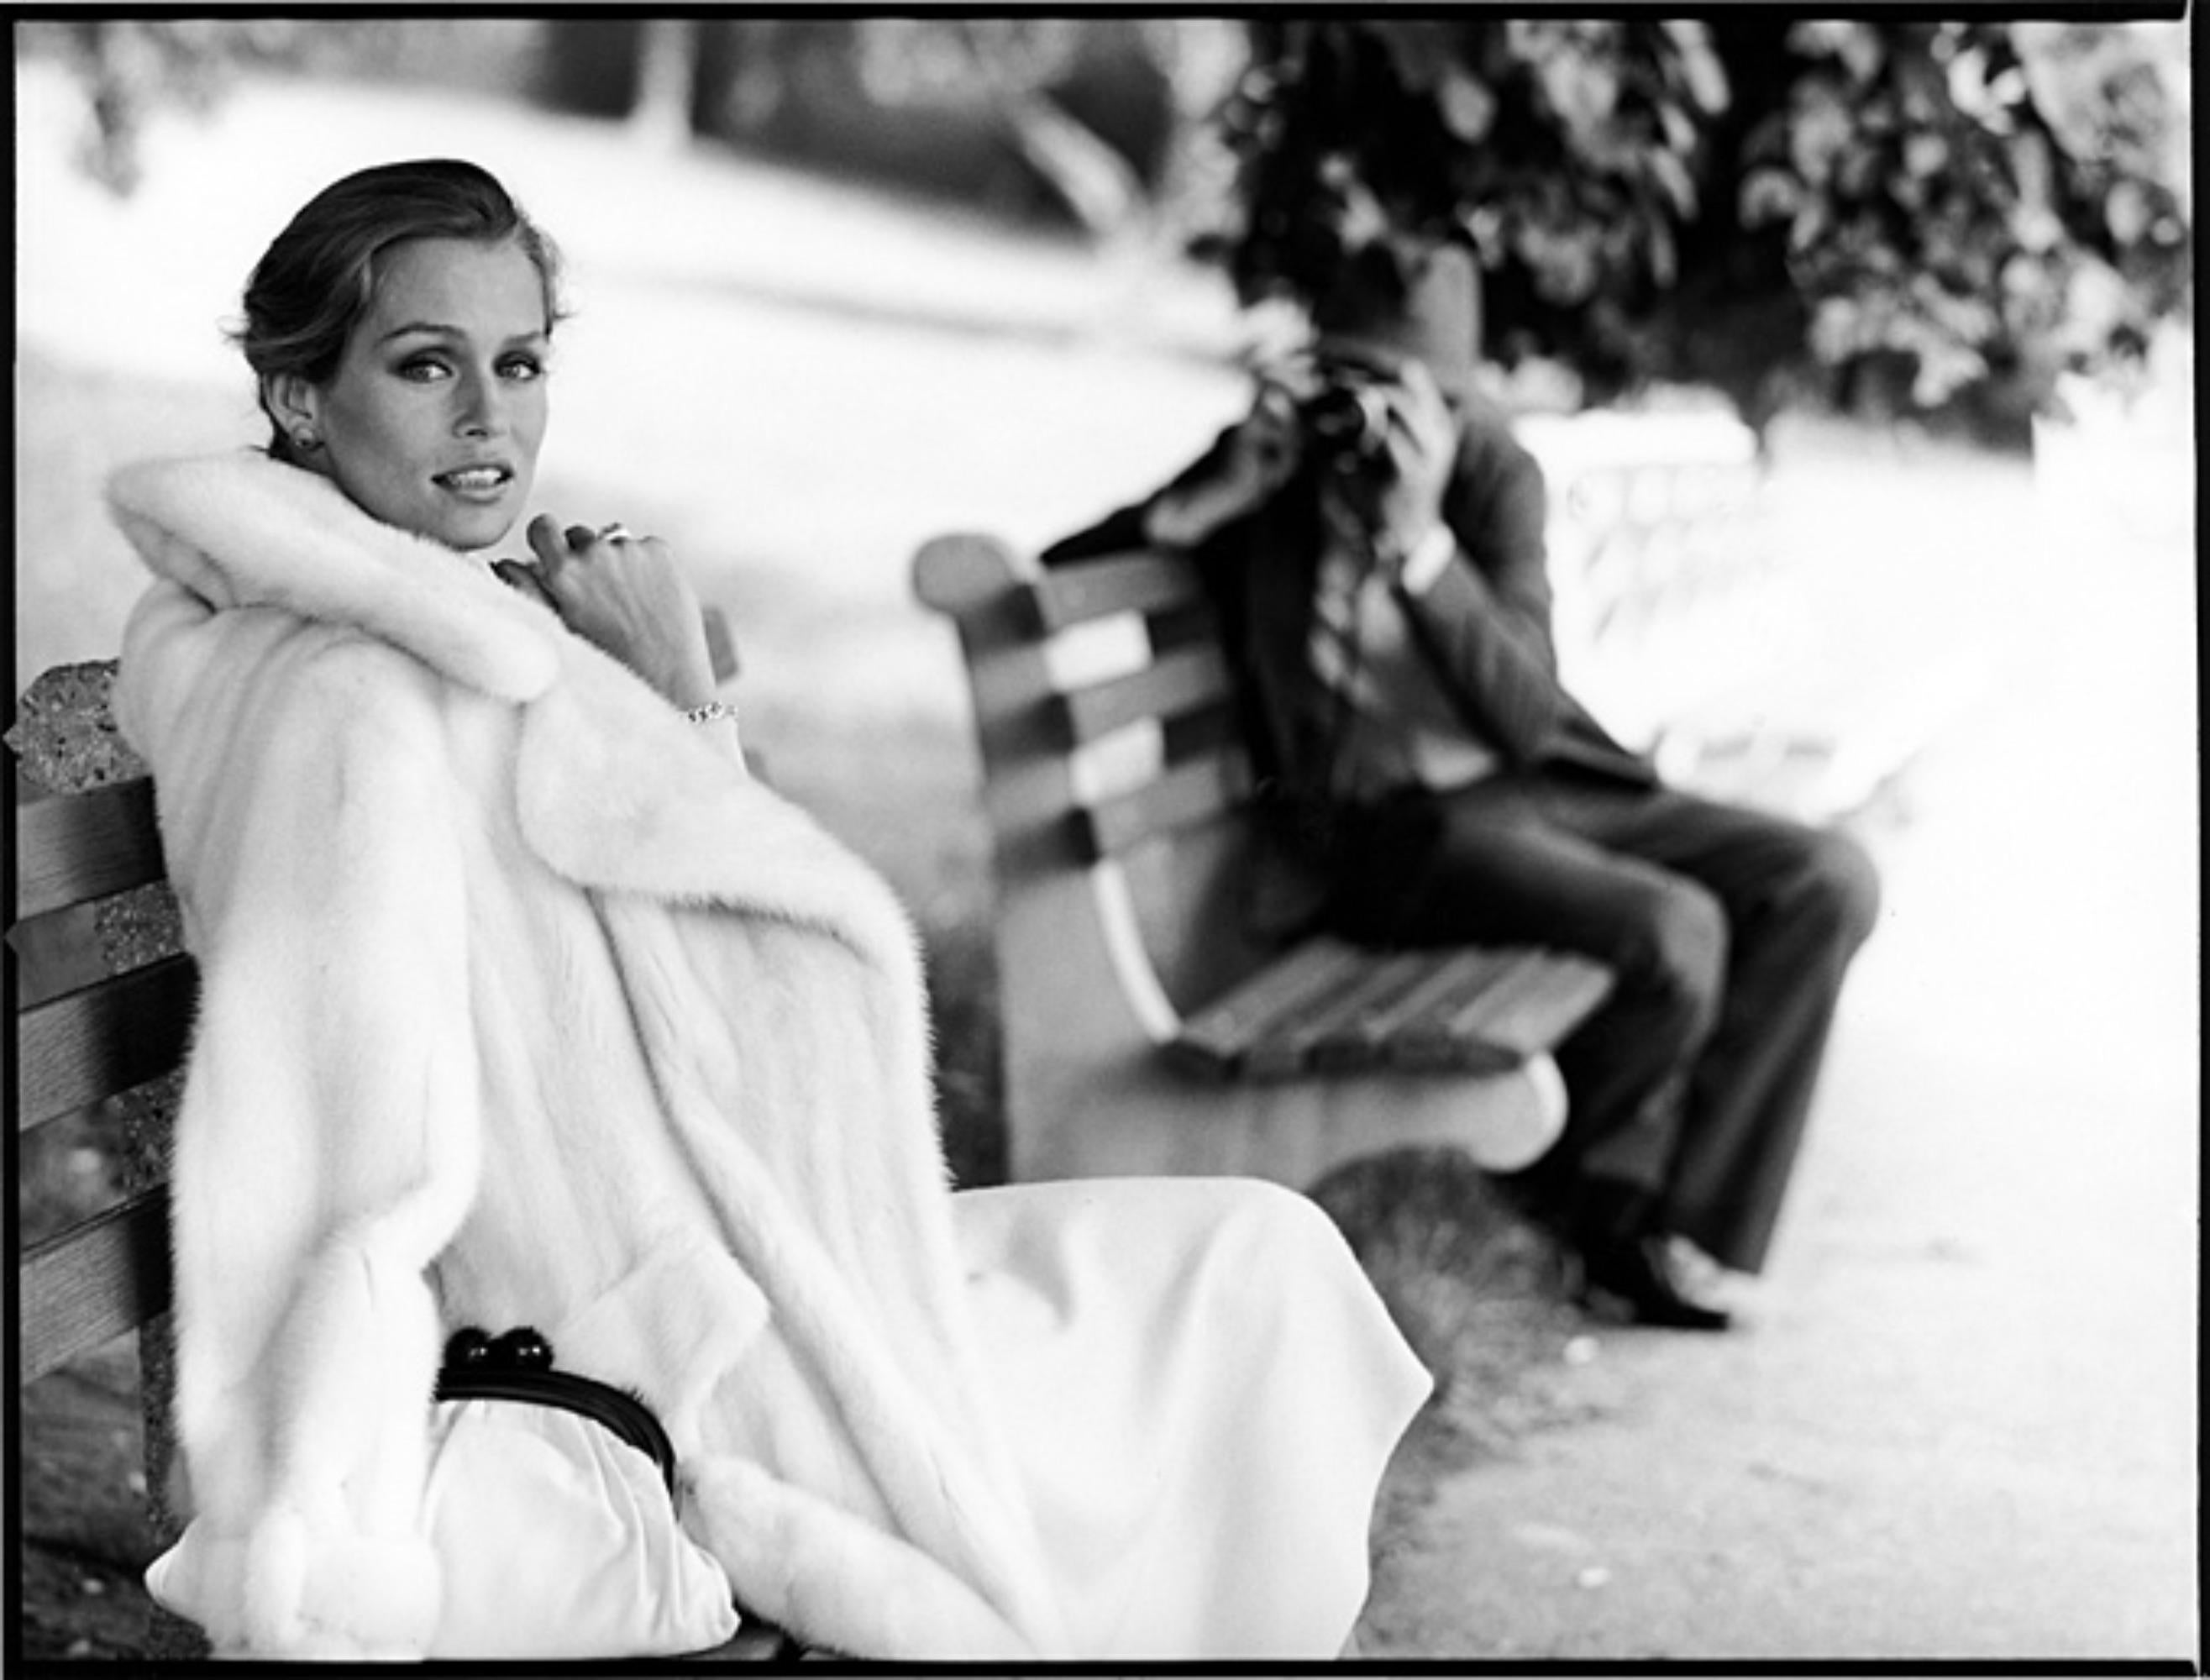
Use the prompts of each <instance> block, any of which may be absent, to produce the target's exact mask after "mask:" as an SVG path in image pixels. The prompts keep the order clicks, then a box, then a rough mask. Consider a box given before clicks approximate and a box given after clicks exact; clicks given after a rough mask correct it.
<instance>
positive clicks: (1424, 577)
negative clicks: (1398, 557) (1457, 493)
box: [1397, 520, 1458, 595]
mask: <svg viewBox="0 0 2210 1680" xmlns="http://www.w3.org/2000/svg"><path fill="white" fill-rule="evenodd" d="M1457 553H1458V539H1457V538H1456V537H1454V536H1452V535H1451V528H1450V527H1449V526H1448V525H1446V524H1444V523H1442V522H1441V521H1440V520H1437V521H1436V522H1435V523H1434V526H1432V527H1431V528H1430V529H1429V530H1428V534H1427V535H1425V536H1423V537H1422V538H1421V539H1420V540H1419V541H1417V542H1416V543H1414V544H1413V545H1412V550H1411V553H1409V554H1407V555H1405V556H1404V565H1402V566H1400V567H1399V568H1398V571H1397V581H1398V583H1401V584H1403V585H1404V589H1405V592H1406V593H1407V594H1410V595H1425V594H1426V593H1427V592H1428V589H1430V588H1431V587H1432V586H1433V585H1434V581H1435V579H1436V578H1438V577H1441V576H1442V575H1443V568H1444V567H1445V566H1446V565H1449V564H1450V563H1451V560H1452V558H1453V557H1454V556H1455V555H1456V554H1457Z"/></svg>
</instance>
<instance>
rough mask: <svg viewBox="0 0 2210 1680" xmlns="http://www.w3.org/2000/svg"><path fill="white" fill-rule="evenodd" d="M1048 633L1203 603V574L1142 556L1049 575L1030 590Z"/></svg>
mask: <svg viewBox="0 0 2210 1680" xmlns="http://www.w3.org/2000/svg"><path fill="white" fill-rule="evenodd" d="M1027 593H1028V596H1029V599H1030V601H1031V602H1032V603H1033V604H1034V606H1035V608H1036V617H1037V618H1038V619H1040V620H1041V621H1042V625H1043V626H1044V628H1045V629H1046V630H1047V631H1057V630H1065V629H1066V628H1067V627H1068V626H1070V625H1078V624H1084V623H1087V622H1088V621H1089V620H1090V619H1102V618H1103V617H1105V616H1106V615H1107V614H1108V613H1155V612H1159V611H1162V610H1163V609H1165V608H1168V607H1181V606H1185V605H1187V604H1188V603H1189V602H1191V601H1196V600H1198V599H1199V598H1200V594H1201V591H1200V589H1199V580H1198V576H1197V569H1196V568H1195V567H1194V566H1193V565H1190V564H1189V562H1188V561H1187V560H1183V559H1174V558H1173V557H1171V556H1168V555H1163V554H1156V553H1144V552H1138V553H1129V554H1120V555H1114V556H1112V557H1110V558H1108V559H1098V560H1091V561H1088V562H1085V563H1084V565H1078V566H1071V567H1068V568H1066V570H1064V571H1053V572H1048V573H1046V574H1045V575H1044V576H1042V577H1039V578H1037V579H1036V580H1035V581H1034V582H1033V583H1030V584H1029V585H1028V586H1027Z"/></svg>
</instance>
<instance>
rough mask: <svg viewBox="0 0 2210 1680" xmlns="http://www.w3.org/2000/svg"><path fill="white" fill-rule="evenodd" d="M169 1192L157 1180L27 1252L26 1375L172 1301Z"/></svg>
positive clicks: (127, 1327) (58, 1363)
mask: <svg viewBox="0 0 2210 1680" xmlns="http://www.w3.org/2000/svg"><path fill="white" fill-rule="evenodd" d="M168 1218H169V1194H168V1191H167V1189H166V1187H160V1186H156V1187H154V1188H153V1189H150V1190H145V1191H142V1192H140V1193H139V1194H137V1195H135V1196H133V1197H131V1198H130V1200H128V1201H125V1202H123V1203H121V1204H119V1205H118V1206H115V1207H112V1208H109V1209H108V1210H107V1211H106V1212H103V1213H98V1214H95V1215H94V1216H93V1217H92V1218H89V1219H88V1220H86V1221H84V1222H83V1223H82V1224H78V1225H75V1226H72V1227H71V1228H70V1229H69V1230H66V1231H64V1232H63V1233H62V1234H61V1235H60V1236H57V1237H54V1238H51V1240H49V1241H48V1242H43V1243H40V1244H39V1246H38V1247H37V1248H33V1249H32V1250H31V1252H30V1253H29V1254H26V1255H25V1256H24V1257H23V1260H22V1264H21V1290H22V1292H21V1296H20V1297H19V1298H20V1300H21V1303H22V1318H21V1330H20V1346H21V1355H22V1375H21V1380H22V1381H25V1382H28V1381H31V1380H32V1379H33V1377H38V1376H43V1375H45V1373H46V1372H48V1371H51V1370H54V1369H57V1368H58V1367H60V1366H63V1365H66V1364H67V1363H69V1361H70V1360H72V1359H74V1358H75V1357H77V1356H78V1355H79V1354H81V1353H88V1352H90V1351H92V1350H93V1349H94V1348H96V1347H98V1346H100V1345H101V1344H102V1343H104V1342H106V1341H110V1340H112V1339H114V1338H115V1337H117V1336H119V1335H121V1334H123V1333H124V1331H126V1330H133V1329H136V1327H137V1326H139V1325H141V1324H142V1323H143V1322H145V1320H148V1319H149V1318H152V1317H153V1316H154V1314H157V1313H160V1312H162V1311H165V1310H166V1308H167V1307H168V1304H169V1290H170V1278H169V1237H168Z"/></svg>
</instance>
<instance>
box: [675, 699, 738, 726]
mask: <svg viewBox="0 0 2210 1680" xmlns="http://www.w3.org/2000/svg"><path fill="white" fill-rule="evenodd" d="M724 717H726V718H728V720H729V722H732V723H734V722H736V721H737V709H736V708H735V707H734V706H733V705H731V704H728V701H726V700H709V701H707V702H706V704H704V705H703V706H693V707H691V710H688V711H686V712H685V713H684V714H683V721H684V722H685V723H713V722H719V721H720V720H721V719H722V718H724Z"/></svg>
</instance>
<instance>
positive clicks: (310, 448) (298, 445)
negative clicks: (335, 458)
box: [292, 432, 323, 455]
mask: <svg viewBox="0 0 2210 1680" xmlns="http://www.w3.org/2000/svg"><path fill="white" fill-rule="evenodd" d="M322 446H323V440H322V439H321V438H317V436H315V434H314V433H313V432H293V434H292V447H293V448H294V449H296V450H299V453H300V454H302V455H312V454H313V453H314V452H315V451H316V450H318V449H320V448H322Z"/></svg>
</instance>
